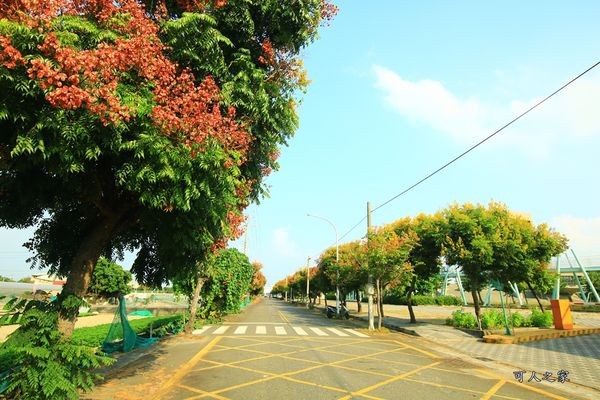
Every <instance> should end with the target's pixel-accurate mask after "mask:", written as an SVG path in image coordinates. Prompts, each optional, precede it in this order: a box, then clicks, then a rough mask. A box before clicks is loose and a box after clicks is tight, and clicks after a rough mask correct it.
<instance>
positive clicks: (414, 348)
mask: <svg viewBox="0 0 600 400" xmlns="http://www.w3.org/2000/svg"><path fill="white" fill-rule="evenodd" d="M395 342H396V343H398V344H401V345H403V346H406V347H408V348H409V349H413V350H415V351H418V352H420V353H423V354H425V355H426V356H427V357H429V358H433V359H438V358H440V357H439V356H438V355H436V354H433V353H430V352H428V351H425V350H421V349H419V348H418V347H415V346H411V345H410V344H406V343H403V342H400V341H398V340H395Z"/></svg>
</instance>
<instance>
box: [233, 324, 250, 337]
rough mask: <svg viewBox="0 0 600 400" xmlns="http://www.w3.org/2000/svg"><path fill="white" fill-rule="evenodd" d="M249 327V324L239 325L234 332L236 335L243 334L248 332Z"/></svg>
mask: <svg viewBox="0 0 600 400" xmlns="http://www.w3.org/2000/svg"><path fill="white" fill-rule="evenodd" d="M247 329H248V326H247V325H242V326H238V327H237V328H236V329H235V331H234V332H233V334H234V335H243V334H244V333H246V330H247Z"/></svg>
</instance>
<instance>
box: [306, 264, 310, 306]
mask: <svg viewBox="0 0 600 400" xmlns="http://www.w3.org/2000/svg"><path fill="white" fill-rule="evenodd" d="M306 308H307V309H309V308H310V257H308V260H306Z"/></svg>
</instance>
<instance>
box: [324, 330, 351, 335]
mask: <svg viewBox="0 0 600 400" xmlns="http://www.w3.org/2000/svg"><path fill="white" fill-rule="evenodd" d="M327 329H329V330H330V331H331V332H333V333H335V334H336V335H338V336H348V334H347V333H344V332H342V331H338V330H337V329H335V328H327Z"/></svg>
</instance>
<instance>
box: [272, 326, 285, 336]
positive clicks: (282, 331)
mask: <svg viewBox="0 0 600 400" xmlns="http://www.w3.org/2000/svg"><path fill="white" fill-rule="evenodd" d="M275 334H276V335H287V332H286V331H285V328H284V327H283V326H276V327H275Z"/></svg>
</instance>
